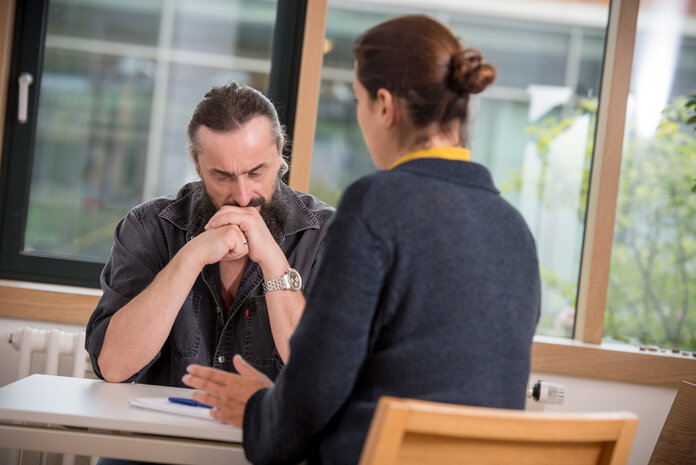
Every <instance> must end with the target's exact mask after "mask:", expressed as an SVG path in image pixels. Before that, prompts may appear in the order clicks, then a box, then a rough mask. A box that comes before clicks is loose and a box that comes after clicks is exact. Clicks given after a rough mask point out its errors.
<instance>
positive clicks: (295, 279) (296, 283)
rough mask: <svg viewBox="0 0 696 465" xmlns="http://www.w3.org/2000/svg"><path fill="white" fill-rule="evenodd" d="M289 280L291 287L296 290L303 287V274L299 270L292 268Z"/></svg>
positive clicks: (289, 271)
mask: <svg viewBox="0 0 696 465" xmlns="http://www.w3.org/2000/svg"><path fill="white" fill-rule="evenodd" d="M288 281H289V282H290V289H292V290H294V291H299V290H300V288H301V287H302V276H300V273H298V272H297V270H294V269H292V268H290V269H289V270H288Z"/></svg>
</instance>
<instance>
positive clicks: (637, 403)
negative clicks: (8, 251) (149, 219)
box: [0, 318, 677, 465]
mask: <svg viewBox="0 0 696 465" xmlns="http://www.w3.org/2000/svg"><path fill="white" fill-rule="evenodd" d="M24 326H31V327H34V328H39V329H52V328H57V329H61V330H63V331H82V330H84V327H82V326H80V325H70V324H61V323H48V322H41V321H33V320H19V319H14V318H0V386H4V385H5V384H8V383H11V382H13V381H15V380H16V379H17V370H18V367H17V365H18V363H19V352H17V351H16V350H14V349H13V348H12V346H11V345H10V344H9V343H8V342H7V340H8V337H9V335H10V334H11V333H12V332H14V331H15V330H16V329H18V328H22V327H24ZM61 362H63V361H61ZM43 363H44V361H43V359H42V354H38V355H35V356H34V358H33V359H32V373H38V372H41V368H42V367H43ZM71 363H72V361H71V360H66V361H65V363H61V365H60V369H59V374H61V375H65V376H69V375H70V370H71V365H70V364H71ZM538 379H543V380H544V381H549V382H552V383H558V384H562V385H564V386H565V388H566V395H565V402H564V403H563V404H562V405H542V404H539V403H537V402H533V401H530V402H528V403H527V405H528V408H529V409H534V410H545V411H559V412H561V411H562V412H589V411H607V410H613V411H617V410H628V411H631V412H633V413H635V414H636V415H638V417H639V418H640V424H639V426H638V432H637V433H636V438H635V441H634V443H633V449H632V450H631V457H630V459H629V462H628V465H645V464H646V463H648V460H649V459H650V455H651V454H652V450H653V448H654V447H655V443H656V441H657V438H658V436H659V435H660V431H661V430H662V425H663V423H664V421H665V419H666V418H667V414H668V413H669V409H670V407H671V405H672V402H673V401H674V397H675V396H676V394H677V389H676V388H667V387H654V386H648V385H643V384H632V383H622V382H617V381H602V380H595V379H589V378H577V377H571V376H561V375H554V374H551V373H532V374H531V376H530V378H529V380H530V386H531V385H532V384H534V383H535V382H536V381H537V380H538ZM3 452H4V451H3ZM2 458H3V457H2V453H0V461H1V460H2Z"/></svg>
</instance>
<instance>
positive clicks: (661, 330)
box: [506, 95, 696, 350]
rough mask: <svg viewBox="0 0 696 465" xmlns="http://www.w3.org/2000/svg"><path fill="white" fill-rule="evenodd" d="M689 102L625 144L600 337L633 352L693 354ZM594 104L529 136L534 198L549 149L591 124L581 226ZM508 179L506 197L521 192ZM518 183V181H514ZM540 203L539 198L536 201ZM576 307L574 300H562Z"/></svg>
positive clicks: (694, 162) (694, 151)
mask: <svg viewBox="0 0 696 465" xmlns="http://www.w3.org/2000/svg"><path fill="white" fill-rule="evenodd" d="M694 110H696V96H694V95H692V96H691V97H690V99H689V98H687V97H685V96H680V97H677V98H675V99H674V100H673V101H672V102H671V103H670V104H669V106H668V107H667V108H665V109H664V111H663V112H662V116H661V120H660V123H659V126H658V128H657V130H656V131H655V133H654V134H653V135H652V136H651V137H648V138H645V137H641V136H640V135H639V134H638V133H637V131H636V129H635V127H632V125H631V126H629V127H628V130H627V132H626V137H625V140H624V149H623V155H622V157H623V158H622V170H621V181H620V185H619V197H618V203H617V210H616V223H615V229H614V245H613V250H612V261H611V271H610V277H609V291H608V295H607V306H606V312H605V326H604V335H605V338H607V339H609V340H618V341H623V342H627V343H632V344H636V345H644V344H654V345H659V346H661V347H669V348H671V347H679V348H681V349H684V350H696V280H695V279H693V277H694V276H696V200H695V198H694V196H692V195H690V193H691V192H696V185H693V183H694V173H696V131H694V130H692V128H691V127H690V125H693V124H694V123H696V115H694ZM596 112H597V102H596V100H581V101H580V102H579V104H578V108H577V115H575V116H572V117H567V118H561V117H555V116H554V117H548V118H546V119H544V120H542V121H540V122H539V123H538V124H536V125H534V126H531V127H529V128H528V132H529V134H531V136H532V138H533V140H534V141H535V142H536V143H537V151H538V154H539V156H540V158H541V160H542V164H543V167H544V168H542V173H541V176H540V177H539V185H538V187H539V192H541V190H542V188H546V189H548V183H553V180H550V179H546V176H545V174H546V169H545V168H546V167H548V165H549V160H548V157H550V156H562V154H558V153H557V152H554V153H555V155H551V153H552V152H551V151H549V144H550V143H551V142H552V141H553V140H554V139H555V138H556V137H557V136H558V135H560V134H561V133H562V132H563V131H564V130H565V129H566V128H568V127H570V125H571V124H572V123H573V121H574V120H575V118H577V117H580V116H582V115H589V117H590V118H591V121H590V128H591V130H590V131H589V133H588V144H587V151H586V163H585V167H584V170H583V171H584V173H583V181H584V182H583V183H582V186H583V187H582V192H581V196H582V197H581V202H580V208H579V209H578V212H577V213H578V219H579V221H584V217H585V210H586V204H587V190H588V187H589V183H588V182H587V180H588V178H589V175H590V161H591V154H592V149H593V141H594V127H595V120H596ZM520 178H521V176H520V174H519V173H512V175H511V178H510V179H512V181H511V182H508V184H507V185H506V187H507V188H509V189H513V190H515V189H517V190H519V188H520V183H519V179H520ZM515 180H518V181H515ZM539 198H542V197H539ZM542 279H543V280H544V285H545V286H547V287H550V288H552V289H556V291H557V292H561V293H563V294H566V295H567V294H568V293H569V289H575V286H574V283H569V282H564V280H561V279H559V278H558V277H557V276H554V275H553V274H552V273H549V272H546V271H544V270H542ZM569 297H570V299H569V300H570V301H571V302H573V305H575V300H576V295H573V296H569Z"/></svg>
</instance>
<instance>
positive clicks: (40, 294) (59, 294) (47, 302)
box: [0, 279, 102, 325]
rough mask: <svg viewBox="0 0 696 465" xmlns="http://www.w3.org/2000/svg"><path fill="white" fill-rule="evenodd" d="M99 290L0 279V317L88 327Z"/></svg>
mask: <svg viewBox="0 0 696 465" xmlns="http://www.w3.org/2000/svg"><path fill="white" fill-rule="evenodd" d="M101 294H102V292H101V290H99V289H92V288H87V287H72V286H61V285H56V284H43V283H34V282H26V281H10V280H6V279H0V317H9V318H22V319H28V320H43V321H55V322H59V323H75V324H81V325H84V324H87V320H88V319H89V317H90V315H91V314H92V310H94V307H96V305H97V302H98V301H99V298H100V297H101Z"/></svg>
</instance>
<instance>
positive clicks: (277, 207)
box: [198, 181, 288, 244]
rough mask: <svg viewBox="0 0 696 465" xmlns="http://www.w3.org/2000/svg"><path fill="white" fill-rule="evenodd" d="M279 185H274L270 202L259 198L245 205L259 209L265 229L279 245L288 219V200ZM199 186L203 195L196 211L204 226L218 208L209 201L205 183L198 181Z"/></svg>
mask: <svg viewBox="0 0 696 465" xmlns="http://www.w3.org/2000/svg"><path fill="white" fill-rule="evenodd" d="M280 183H281V181H278V182H277V183H276V189H275V191H274V192H273V195H272V196H271V200H270V201H268V200H266V199H264V198H263V197H261V196H259V197H254V198H252V199H251V200H250V201H249V203H248V204H247V205H246V206H247V207H259V206H260V207H261V208H260V209H259V210H260V213H261V218H263V221H264V222H265V223H266V227H267V228H268V230H269V231H270V233H271V236H273V239H275V241H276V242H277V243H279V244H280V241H282V240H283V238H284V237H285V224H286V223H287V218H288V199H287V197H286V195H285V192H284V191H283V190H282V189H281V188H280ZM199 186H200V189H201V190H202V191H203V194H205V195H202V196H201V201H200V205H199V207H198V211H199V214H200V215H201V216H202V217H203V220H204V221H203V224H205V223H207V222H208V220H210V218H212V217H213V215H214V214H215V213H216V212H217V211H218V208H217V207H215V205H214V204H213V202H212V200H211V199H210V195H209V194H208V189H206V187H205V182H203V181H200V183H199ZM223 205H231V206H233V207H238V206H239V204H238V203H237V202H225V203H224V204H223Z"/></svg>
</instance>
